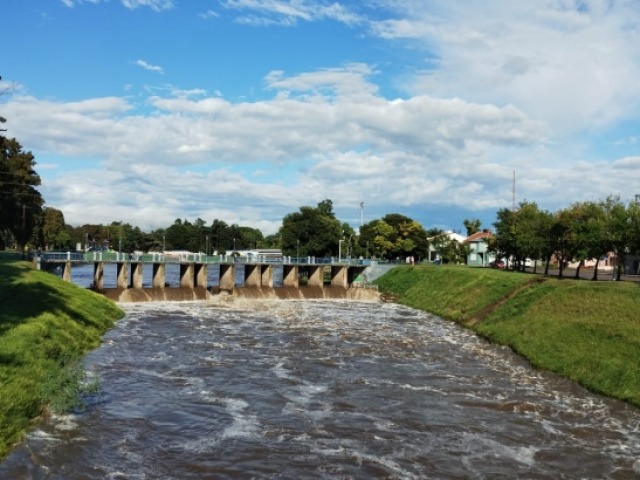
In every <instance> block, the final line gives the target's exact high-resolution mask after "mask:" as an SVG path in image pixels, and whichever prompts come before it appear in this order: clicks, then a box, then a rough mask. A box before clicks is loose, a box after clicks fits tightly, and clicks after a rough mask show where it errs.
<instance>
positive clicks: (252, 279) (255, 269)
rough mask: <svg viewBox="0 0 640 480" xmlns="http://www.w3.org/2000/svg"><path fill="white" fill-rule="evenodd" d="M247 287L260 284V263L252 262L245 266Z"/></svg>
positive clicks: (244, 283)
mask: <svg viewBox="0 0 640 480" xmlns="http://www.w3.org/2000/svg"><path fill="white" fill-rule="evenodd" d="M243 285H244V286H245V287H259V286H260V265H257V264H252V265H245V266H244V282H243Z"/></svg>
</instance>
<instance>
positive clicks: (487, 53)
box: [370, 0, 640, 132]
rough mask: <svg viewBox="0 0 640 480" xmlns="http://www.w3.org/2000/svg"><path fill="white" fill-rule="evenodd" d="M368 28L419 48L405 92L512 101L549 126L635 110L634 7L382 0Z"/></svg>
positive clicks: (638, 25)
mask: <svg viewBox="0 0 640 480" xmlns="http://www.w3.org/2000/svg"><path fill="white" fill-rule="evenodd" d="M382 3H383V4H386V5H387V7H388V10H389V11H391V12H392V14H391V15H389V16H388V17H387V18H381V19H378V20H372V21H371V22H370V26H371V31H372V32H373V34H375V35H378V36H380V37H383V38H386V39H393V40H395V41H408V40H410V41H411V42H412V45H413V46H414V47H415V46H420V45H421V46H422V47H423V49H424V51H425V52H428V54H429V55H432V56H434V61H433V64H432V68H428V69H427V68H425V70H424V71H422V72H416V76H415V78H414V81H412V82H410V83H408V84H407V89H408V90H409V91H411V92H412V94H428V95H434V96H439V97H445V98H446V97H452V96H462V97H463V98H465V99H467V100H471V101H475V102H481V103H483V102H488V103H494V104H496V105H504V104H507V103H513V104H514V105H515V106H516V107H518V108H520V109H522V110H523V111H524V112H526V113H527V114H528V115H531V116H532V117H535V118H539V119H541V120H543V121H545V122H547V123H549V124H550V125H552V126H553V128H554V129H557V130H562V131H564V132H575V131H579V130H581V129H585V128H604V127H606V126H607V125H611V124H612V123H614V122H616V121H619V120H621V119H625V118H629V117H630V116H633V115H635V112H637V111H638V107H639V106H640V84H639V83H638V82H637V78H638V77H639V76H640V64H639V63H638V62H637V58H639V57H640V4H638V3H637V2H634V1H630V0H622V1H617V2H609V1H601V0H585V1H581V2H566V1H560V0H545V1H542V2H505V1H502V0H487V1H484V0H483V1H479V0H473V1H469V2H464V4H460V3H456V2H448V1H445V0H436V1H433V2H422V1H419V0H407V1H403V2H395V1H384V0H383V1H382Z"/></svg>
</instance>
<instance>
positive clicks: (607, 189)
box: [0, 0, 640, 233]
mask: <svg viewBox="0 0 640 480" xmlns="http://www.w3.org/2000/svg"><path fill="white" fill-rule="evenodd" d="M1 25H2V26H1V32H2V36H1V38H2V47H3V48H2V54H0V75H2V78H3V79H2V81H1V82H0V91H1V92H4V94H3V95H1V96H0V114H2V116H4V117H6V118H7V120H8V122H7V124H5V126H6V127H7V128H8V129H9V131H8V132H7V134H8V135H9V136H15V137H16V138H17V139H18V140H19V141H20V143H21V144H22V145H23V147H24V149H25V150H28V151H31V152H33V154H34V155H35V157H36V161H37V166H36V170H37V171H38V173H39V174H40V176H41V177H42V187H41V189H40V190H41V192H42V194H43V196H44V198H45V200H46V201H47V205H49V206H52V207H55V208H59V209H61V210H62V211H63V213H64V214H65V218H66V221H67V223H70V224H73V225H81V224H83V223H109V222H111V221H113V220H122V221H125V222H129V223H131V224H134V225H138V226H140V227H141V228H143V229H145V230H150V229H153V228H158V227H164V226H168V225H170V224H172V223H173V221H174V220H175V219H177V218H181V219H185V218H186V219H189V220H191V221H194V220H195V219H197V218H202V219H203V220H205V221H206V222H207V223H210V222H211V221H212V220H213V219H216V218H217V219H221V220H224V221H226V222H228V223H238V224H240V225H249V226H253V227H256V228H259V229H261V230H262V231H263V232H264V233H273V232H275V231H276V230H277V229H278V228H279V226H280V224H281V220H282V217H283V216H284V215H286V214H287V213H291V212H293V211H297V209H298V207H300V206H302V205H312V206H313V205H316V204H317V203H318V202H320V201H322V200H323V199H324V198H330V199H331V200H332V201H333V203H334V207H335V211H336V213H337V216H338V217H339V218H340V219H341V220H343V221H346V222H349V223H350V224H351V225H352V226H354V227H357V226H358V225H359V224H360V219H361V210H360V203H361V202H364V220H365V221H369V220H373V219H376V218H380V217H381V216H383V215H385V214H386V213H401V214H404V215H407V216H409V217H411V218H414V219H416V220H418V221H420V222H421V223H422V224H423V225H424V226H425V228H431V227H440V228H445V229H463V223H462V222H463V220H464V219H465V218H479V219H481V220H482V221H483V226H485V227H489V228H491V227H492V225H491V224H492V222H493V221H494V220H495V213H496V211H497V210H498V209H500V208H505V207H510V206H511V204H512V178H513V172H516V200H517V201H522V200H527V201H534V202H537V203H538V204H539V205H540V206H541V207H542V208H546V209H549V210H551V211H556V210H558V209H560V208H564V207H567V206H569V205H570V204H571V203H573V202H576V201H582V200H599V199H603V198H605V197H606V196H608V195H620V196H621V197H622V198H623V199H631V198H633V197H634V195H635V194H637V193H640V145H639V142H640V108H639V107H640V82H638V78H640V2H637V0H623V1H616V0H540V1H536V2H530V1H528V0H483V1H480V0H468V1H465V2H451V1H450V0H431V1H424V0H372V1H369V2H360V1H357V2H356V1H342V2H340V1H336V0H331V1H324V0H199V1H196V0H193V1H188V2H187V1H179V0H29V1H28V2H25V1H24V0H4V1H3V7H2V23H1Z"/></svg>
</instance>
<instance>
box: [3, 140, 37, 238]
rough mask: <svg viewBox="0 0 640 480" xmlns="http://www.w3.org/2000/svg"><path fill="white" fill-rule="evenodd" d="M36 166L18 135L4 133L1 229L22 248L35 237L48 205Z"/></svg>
mask: <svg viewBox="0 0 640 480" xmlns="http://www.w3.org/2000/svg"><path fill="white" fill-rule="evenodd" d="M34 167H35V161H34V157H33V155H32V154H31V152H24V151H23V150H22V146H21V145H20V144H19V143H18V141H17V140H16V139H15V138H14V139H8V138H5V137H3V136H0V231H4V230H8V231H9V232H11V234H12V235H13V237H14V239H15V243H16V246H17V248H18V249H19V250H23V249H24V248H25V246H26V245H27V243H28V241H29V239H30V238H31V236H32V234H33V231H34V229H35V227H36V225H37V224H38V222H39V221H40V216H41V215H42V206H43V204H44V200H43V198H42V196H41V195H40V192H38V190H36V188H35V187H36V186H38V185H40V176H39V175H38V174H37V173H36V171H35V170H34Z"/></svg>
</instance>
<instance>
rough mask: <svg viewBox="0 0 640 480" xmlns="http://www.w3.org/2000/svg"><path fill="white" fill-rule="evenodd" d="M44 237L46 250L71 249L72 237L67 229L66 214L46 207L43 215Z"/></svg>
mask: <svg viewBox="0 0 640 480" xmlns="http://www.w3.org/2000/svg"><path fill="white" fill-rule="evenodd" d="M42 236H43V239H42V240H43V242H44V245H45V248H47V249H53V250H60V249H65V248H68V247H69V243H70V241H71V236H70V235H69V232H68V231H67V230H66V229H65V221H64V214H63V213H62V211H61V210H58V209H57V208H52V207H46V208H45V209H44V211H43V213H42Z"/></svg>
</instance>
